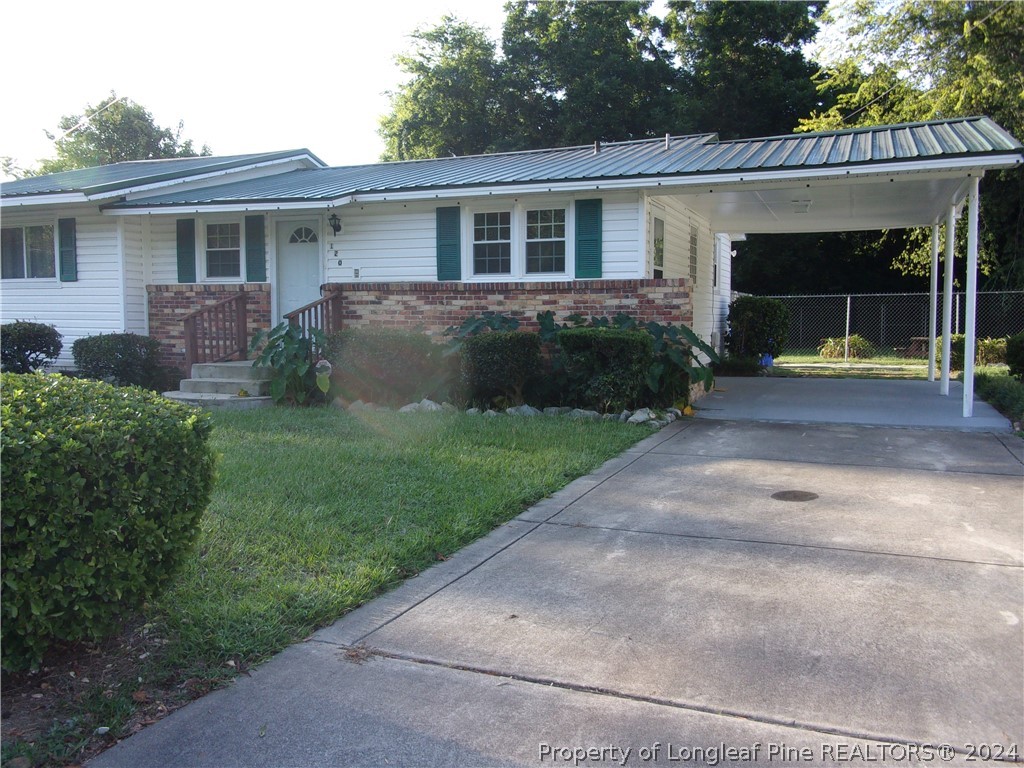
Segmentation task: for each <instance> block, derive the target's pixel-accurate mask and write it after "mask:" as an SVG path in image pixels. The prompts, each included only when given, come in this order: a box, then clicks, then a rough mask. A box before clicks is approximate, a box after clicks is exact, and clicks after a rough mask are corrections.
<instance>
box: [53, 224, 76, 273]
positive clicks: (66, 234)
mask: <svg viewBox="0 0 1024 768" xmlns="http://www.w3.org/2000/svg"><path fill="white" fill-rule="evenodd" d="M57 238H58V241H57V251H58V252H59V254H60V280H61V282H62V283H73V282H74V281H76V280H77V279H78V235H77V233H76V230H75V220H74V219H57Z"/></svg>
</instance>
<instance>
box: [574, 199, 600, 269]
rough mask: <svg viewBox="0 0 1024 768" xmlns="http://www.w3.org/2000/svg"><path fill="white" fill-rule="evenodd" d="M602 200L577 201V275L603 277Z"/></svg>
mask: <svg viewBox="0 0 1024 768" xmlns="http://www.w3.org/2000/svg"><path fill="white" fill-rule="evenodd" d="M601 226H602V221H601V200H600V199H599V198H598V199H595V200H577V201H576V277H577V278H582V279H587V278H594V277H601Z"/></svg>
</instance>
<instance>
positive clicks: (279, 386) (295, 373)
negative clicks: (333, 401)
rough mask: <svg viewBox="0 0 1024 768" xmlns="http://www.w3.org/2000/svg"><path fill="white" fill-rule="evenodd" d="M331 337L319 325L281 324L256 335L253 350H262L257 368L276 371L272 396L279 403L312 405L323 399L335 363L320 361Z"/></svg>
mask: <svg viewBox="0 0 1024 768" xmlns="http://www.w3.org/2000/svg"><path fill="white" fill-rule="evenodd" d="M326 343H327V338H326V336H325V335H324V332H323V331H321V330H319V329H318V328H310V329H308V332H304V331H303V329H302V328H301V327H299V326H297V325H292V324H290V323H281V324H280V325H277V326H275V327H274V328H271V329H270V330H269V331H260V332H259V333H257V334H256V335H255V336H253V339H252V343H251V344H250V345H249V352H250V353H252V352H256V351H257V350H258V351H259V354H258V356H257V357H256V359H255V360H253V363H252V364H253V367H256V366H265V367H267V368H270V369H271V371H273V374H274V378H273V379H271V382H270V396H271V397H272V398H274V402H275V403H277V404H278V405H280V404H282V403H290V404H293V405H311V404H313V403H316V402H322V401H323V400H324V397H325V395H326V394H327V390H328V389H329V388H330V377H331V364H330V363H328V362H327V361H326V360H320V359H319V355H320V351H321V350H323V349H325V348H326Z"/></svg>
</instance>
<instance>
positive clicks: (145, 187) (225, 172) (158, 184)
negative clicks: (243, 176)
mask: <svg viewBox="0 0 1024 768" xmlns="http://www.w3.org/2000/svg"><path fill="white" fill-rule="evenodd" d="M303 159H305V160H308V161H309V162H311V163H313V165H314V166H316V167H317V168H323V167H324V166H322V165H320V164H318V163H316V162H315V161H314V160H313V158H312V157H310V156H309V155H295V156H293V157H279V158H277V159H276V160H267V161H265V162H262V163H249V164H248V165H240V166H238V167H236V168H222V169H219V170H216V171H208V172H206V173H198V174H196V175H194V176H185V177H183V178H177V179H165V180H163V181H155V182H151V183H149V184H139V185H138V186H135V187H123V188H120V189H118V190H117V192H116V193H111V192H102V193H97V194H96V195H89V196H87V197H86V199H87V200H98V199H102V198H105V197H114V196H117V197H120V196H122V195H134V194H138V193H139V192H149V191H150V190H154V189H164V188H165V187H174V186H177V185H179V184H190V183H192V182H195V181H204V180H206V179H216V178H220V177H221V176H229V175H231V174H233V173H242V172H243V171H252V170H255V169H258V168H270V167H272V166H275V165H284V164H285V163H294V162H295V161H296V160H303Z"/></svg>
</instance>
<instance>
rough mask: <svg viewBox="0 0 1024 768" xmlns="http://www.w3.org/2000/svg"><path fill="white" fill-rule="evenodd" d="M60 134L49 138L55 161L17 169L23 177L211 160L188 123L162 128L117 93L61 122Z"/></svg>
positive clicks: (143, 110) (207, 151) (150, 116)
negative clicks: (189, 136)
mask: <svg viewBox="0 0 1024 768" xmlns="http://www.w3.org/2000/svg"><path fill="white" fill-rule="evenodd" d="M58 128H59V130H60V131H61V133H59V134H50V133H47V138H49V139H50V140H51V141H53V142H54V146H55V149H56V156H55V157H53V158H50V159H49V160H44V161H43V162H42V163H41V164H40V165H39V167H38V168H36V169H35V170H27V169H13V168H11V167H10V165H9V164H8V166H7V167H6V169H10V170H12V171H14V172H16V173H17V172H19V171H20V175H35V174H44V173H56V172H58V171H70V170H74V169H76V168H89V167H92V166H96V165H109V164H110V163H119V162H123V161H125V160H157V159H163V158H169V157H195V156H197V155H209V154H210V148H209V147H207V146H206V145H203V147H202V148H201V149H200V150H199V151H196V149H195V147H194V146H193V144H192V141H191V140H183V139H182V138H181V132H182V129H183V123H180V122H179V123H178V125H177V127H176V128H175V129H174V130H172V129H170V128H161V127H160V126H158V125H157V124H156V123H155V122H154V120H153V116H152V115H151V114H150V113H149V111H148V110H147V109H146V108H145V107H143V106H142V105H141V104H137V103H136V102H134V101H132V100H131V99H128V98H126V97H122V96H118V95H117V94H116V93H115V92H114V91H111V92H110V96H108V97H107V98H105V99H103V100H102V101H100V103H99V104H97V105H95V106H93V105H86V107H85V109H83V110H82V111H81V112H80V113H75V114H70V115H64V117H62V118H61V119H60V123H59V124H58Z"/></svg>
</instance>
